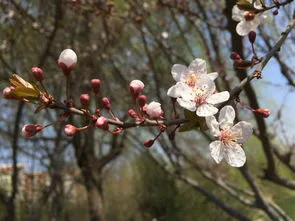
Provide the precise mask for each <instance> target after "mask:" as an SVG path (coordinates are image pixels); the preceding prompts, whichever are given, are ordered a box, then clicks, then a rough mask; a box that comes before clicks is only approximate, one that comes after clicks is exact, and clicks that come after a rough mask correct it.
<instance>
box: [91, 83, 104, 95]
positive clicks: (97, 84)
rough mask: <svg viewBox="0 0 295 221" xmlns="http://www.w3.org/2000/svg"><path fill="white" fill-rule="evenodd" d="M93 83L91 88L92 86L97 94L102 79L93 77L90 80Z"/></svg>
mask: <svg viewBox="0 0 295 221" xmlns="http://www.w3.org/2000/svg"><path fill="white" fill-rule="evenodd" d="M90 83H91V88H92V91H93V92H94V93H95V94H98V93H99V89H100V84H101V82H100V80H99V79H92V80H91V81H90Z"/></svg>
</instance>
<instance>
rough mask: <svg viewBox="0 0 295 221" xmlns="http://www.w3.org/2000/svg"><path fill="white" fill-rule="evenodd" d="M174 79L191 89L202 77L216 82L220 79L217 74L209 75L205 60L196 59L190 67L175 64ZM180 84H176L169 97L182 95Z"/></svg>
mask: <svg viewBox="0 0 295 221" xmlns="http://www.w3.org/2000/svg"><path fill="white" fill-rule="evenodd" d="M171 74H172V77H173V78H174V80H175V81H176V82H183V83H185V84H187V85H188V86H189V87H192V88H193V87H194V86H195V84H196V82H197V81H198V80H199V79H201V78H202V77H204V76H206V77H209V78H210V79H211V80H213V81H214V80H215V79H216V78H217V77H218V73H217V72H213V73H210V74H207V67H206V62H205V60H203V59H200V58H196V59H195V60H193V61H192V62H191V63H190V65H189V66H188V67H186V66H185V65H182V64H175V65H173V66H172V69H171ZM178 86H179V84H177V83H176V84H175V85H173V86H172V87H170V88H169V90H168V92H167V95H168V96H170V97H174V98H177V97H178V95H179V93H181V88H178Z"/></svg>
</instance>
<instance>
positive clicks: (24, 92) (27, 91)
mask: <svg viewBox="0 0 295 221" xmlns="http://www.w3.org/2000/svg"><path fill="white" fill-rule="evenodd" d="M12 94H13V95H14V96H16V97H17V98H26V99H29V100H30V99H39V96H40V92H39V91H37V90H35V89H32V88H27V87H16V88H15V89H14V90H13V91H12Z"/></svg>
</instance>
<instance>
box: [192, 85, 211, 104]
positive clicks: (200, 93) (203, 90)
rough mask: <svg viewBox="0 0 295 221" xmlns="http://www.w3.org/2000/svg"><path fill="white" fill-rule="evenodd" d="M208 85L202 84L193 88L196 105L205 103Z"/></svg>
mask: <svg viewBox="0 0 295 221" xmlns="http://www.w3.org/2000/svg"><path fill="white" fill-rule="evenodd" d="M208 88H209V87H208V85H207V84H204V85H202V87H197V88H194V90H193V91H194V95H195V102H196V105H197V106H200V105H201V104H204V103H206V98H207V94H208Z"/></svg>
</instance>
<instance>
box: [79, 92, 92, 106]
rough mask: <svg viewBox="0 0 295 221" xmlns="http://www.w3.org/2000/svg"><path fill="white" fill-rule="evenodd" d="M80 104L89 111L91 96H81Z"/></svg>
mask: <svg viewBox="0 0 295 221" xmlns="http://www.w3.org/2000/svg"><path fill="white" fill-rule="evenodd" d="M80 102H81V104H82V106H83V108H84V109H87V108H88V107H89V104H90V96H89V94H81V95H80Z"/></svg>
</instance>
